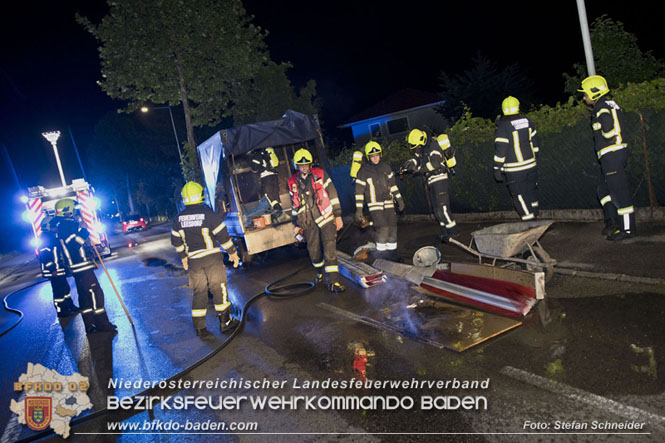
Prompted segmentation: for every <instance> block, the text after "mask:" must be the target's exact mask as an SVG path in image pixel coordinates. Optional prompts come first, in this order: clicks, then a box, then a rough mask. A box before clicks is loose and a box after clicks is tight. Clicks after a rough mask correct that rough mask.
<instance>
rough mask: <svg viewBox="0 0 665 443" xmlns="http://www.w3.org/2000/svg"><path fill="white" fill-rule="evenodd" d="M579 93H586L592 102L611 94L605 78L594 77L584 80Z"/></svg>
mask: <svg viewBox="0 0 665 443" xmlns="http://www.w3.org/2000/svg"><path fill="white" fill-rule="evenodd" d="M577 91H578V92H584V93H585V94H586V95H588V96H589V98H590V99H591V100H596V99H599V98H600V97H602V96H603V95H605V94H607V93H608V92H610V88H609V87H608V86H607V80H605V78H604V77H603V76H601V75H592V76H590V77H587V78H585V79H584V80H582V89H578V90H577Z"/></svg>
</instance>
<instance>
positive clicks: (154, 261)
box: [143, 257, 167, 268]
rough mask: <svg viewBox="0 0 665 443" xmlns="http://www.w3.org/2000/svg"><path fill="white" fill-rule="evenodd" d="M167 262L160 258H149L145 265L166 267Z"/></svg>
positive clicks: (144, 262)
mask: <svg viewBox="0 0 665 443" xmlns="http://www.w3.org/2000/svg"><path fill="white" fill-rule="evenodd" d="M166 263H167V261H166V260H164V259H163V258H158V257H149V258H144V259H143V264H144V265H145V266H148V267H151V268H153V267H155V268H156V267H158V266H164V265H166Z"/></svg>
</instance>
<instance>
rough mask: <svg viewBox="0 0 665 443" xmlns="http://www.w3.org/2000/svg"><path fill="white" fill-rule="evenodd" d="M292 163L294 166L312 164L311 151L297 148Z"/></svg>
mask: <svg viewBox="0 0 665 443" xmlns="http://www.w3.org/2000/svg"><path fill="white" fill-rule="evenodd" d="M293 163H295V165H296V166H298V165H310V164H312V153H311V152H309V151H308V150H307V149H305V148H300V149H298V150H297V151H296V153H295V155H294V156H293Z"/></svg>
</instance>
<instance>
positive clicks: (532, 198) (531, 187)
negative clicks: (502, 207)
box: [505, 167, 539, 221]
mask: <svg viewBox="0 0 665 443" xmlns="http://www.w3.org/2000/svg"><path fill="white" fill-rule="evenodd" d="M505 175H506V184H507V185H508V192H509V193H510V197H511V198H512V200H513V207H514V208H515V210H516V211H517V214H518V215H519V216H520V218H521V219H522V220H524V221H527V220H533V219H534V218H536V217H537V216H538V206H539V204H538V170H537V168H535V167H534V168H531V169H527V170H524V171H515V172H505Z"/></svg>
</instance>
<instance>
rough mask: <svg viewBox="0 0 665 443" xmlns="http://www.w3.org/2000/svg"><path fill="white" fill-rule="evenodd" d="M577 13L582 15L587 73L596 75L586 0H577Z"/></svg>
mask: <svg viewBox="0 0 665 443" xmlns="http://www.w3.org/2000/svg"><path fill="white" fill-rule="evenodd" d="M577 14H578V15H579V17H580V30H581V31H582V43H583V44H584V58H585V59H586V70H587V75H589V76H591V75H596V65H595V63H594V61H593V48H591V34H590V33H589V22H588V20H587V18H586V6H585V5H584V0H577Z"/></svg>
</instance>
